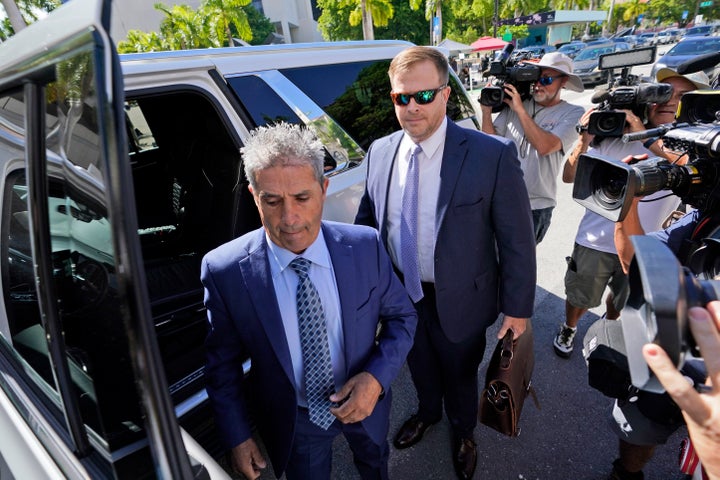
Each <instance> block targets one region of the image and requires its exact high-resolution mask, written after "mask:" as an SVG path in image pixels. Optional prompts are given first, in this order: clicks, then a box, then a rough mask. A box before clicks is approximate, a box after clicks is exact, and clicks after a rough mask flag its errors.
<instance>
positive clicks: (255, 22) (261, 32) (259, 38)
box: [235, 5, 275, 45]
mask: <svg viewBox="0 0 720 480" xmlns="http://www.w3.org/2000/svg"><path fill="white" fill-rule="evenodd" d="M243 10H245V15H247V19H248V24H249V25H250V30H251V31H252V40H250V41H249V43H251V44H252V45H261V44H262V43H263V42H264V41H265V39H266V38H267V36H268V35H270V33H272V32H274V31H275V26H274V25H273V24H272V22H271V21H270V19H269V18H267V17H266V16H265V15H263V14H262V13H260V12H259V11H258V9H257V8H255V7H253V6H252V5H247V6H245V7H243ZM235 34H236V36H237V32H235Z"/></svg>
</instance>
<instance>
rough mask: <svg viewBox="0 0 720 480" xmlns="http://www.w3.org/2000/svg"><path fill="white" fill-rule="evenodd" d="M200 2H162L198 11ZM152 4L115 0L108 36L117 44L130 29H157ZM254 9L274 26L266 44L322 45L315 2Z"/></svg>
mask: <svg viewBox="0 0 720 480" xmlns="http://www.w3.org/2000/svg"><path fill="white" fill-rule="evenodd" d="M200 1H201V0H183V1H182V2H180V1H179V0H178V1H177V2H171V0H163V1H162V3H165V4H166V5H167V6H168V7H172V5H174V4H175V3H183V4H186V5H189V6H190V7H192V8H197V7H198V6H199V5H200ZM154 4H155V2H149V1H148V0H116V1H114V2H113V6H112V8H113V12H112V25H111V29H110V35H111V36H112V38H113V40H114V41H115V42H116V43H117V42H119V41H121V40H124V39H125V38H127V33H128V31H130V30H141V31H144V32H152V31H155V32H157V31H159V30H160V22H161V21H162V19H163V18H164V14H163V13H162V12H160V11H159V10H156V9H155V8H154V7H153V5H154ZM253 6H254V7H255V8H257V9H258V10H259V11H260V12H262V13H263V14H264V15H265V16H266V17H268V18H269V19H270V21H271V22H273V24H274V25H275V35H273V38H272V39H268V42H267V43H300V42H322V41H323V38H322V35H321V34H320V32H319V30H318V28H317V19H318V17H319V16H320V11H319V9H318V8H317V2H316V0H253Z"/></svg>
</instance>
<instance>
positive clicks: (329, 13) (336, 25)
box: [318, 0, 427, 45]
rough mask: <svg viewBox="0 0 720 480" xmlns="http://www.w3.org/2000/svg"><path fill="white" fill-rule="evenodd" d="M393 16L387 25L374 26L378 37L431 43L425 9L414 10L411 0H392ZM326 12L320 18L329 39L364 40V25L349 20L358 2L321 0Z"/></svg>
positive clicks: (322, 8)
mask: <svg viewBox="0 0 720 480" xmlns="http://www.w3.org/2000/svg"><path fill="white" fill-rule="evenodd" d="M390 1H391V2H392V7H393V12H394V13H393V16H392V18H390V19H388V22H387V25H386V26H378V27H377V28H375V29H374V37H375V39H378V40H380V39H383V40H407V41H409V42H413V43H415V44H418V45H423V44H425V43H426V42H427V22H426V21H425V15H424V14H423V12H419V11H416V10H411V8H410V5H409V3H408V1H407V0H390ZM318 7H319V8H320V9H321V11H322V14H321V15H320V18H318V29H319V30H320V33H321V34H322V36H323V38H324V39H325V40H328V41H340V40H362V39H363V32H362V27H361V25H360V24H356V25H351V24H350V22H348V21H347V19H348V18H349V16H350V11H351V10H352V9H354V8H355V5H353V4H348V3H346V2H342V1H340V0H318Z"/></svg>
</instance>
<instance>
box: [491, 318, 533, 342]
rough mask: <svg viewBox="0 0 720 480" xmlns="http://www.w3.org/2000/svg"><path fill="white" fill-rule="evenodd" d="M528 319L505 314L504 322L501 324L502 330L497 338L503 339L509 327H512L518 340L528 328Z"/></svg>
mask: <svg viewBox="0 0 720 480" xmlns="http://www.w3.org/2000/svg"><path fill="white" fill-rule="evenodd" d="M527 321H528V319H527V318H518V317H510V316H508V315H505V317H504V318H503V323H502V325H501V326H500V331H499V332H498V335H497V338H498V339H502V338H503V337H504V336H505V333H506V332H507V331H508V329H511V330H512V331H513V340H517V339H518V337H519V336H520V335H522V334H523V333H525V329H526V328H527Z"/></svg>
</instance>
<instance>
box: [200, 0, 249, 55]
mask: <svg viewBox="0 0 720 480" xmlns="http://www.w3.org/2000/svg"><path fill="white" fill-rule="evenodd" d="M250 2H251V0H204V1H203V3H202V4H200V9H199V14H200V15H201V16H202V18H204V19H206V20H205V22H206V23H205V30H206V31H208V32H209V37H210V39H211V41H212V42H213V43H214V45H213V46H215V47H227V46H232V45H233V32H232V31H231V27H232V29H233V30H234V31H235V32H236V33H237V35H238V36H239V37H240V38H242V39H243V40H252V38H253V33H252V30H251V29H250V24H249V23H248V17H247V13H245V10H244V9H243V7H246V6H248V5H249V4H250Z"/></svg>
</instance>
